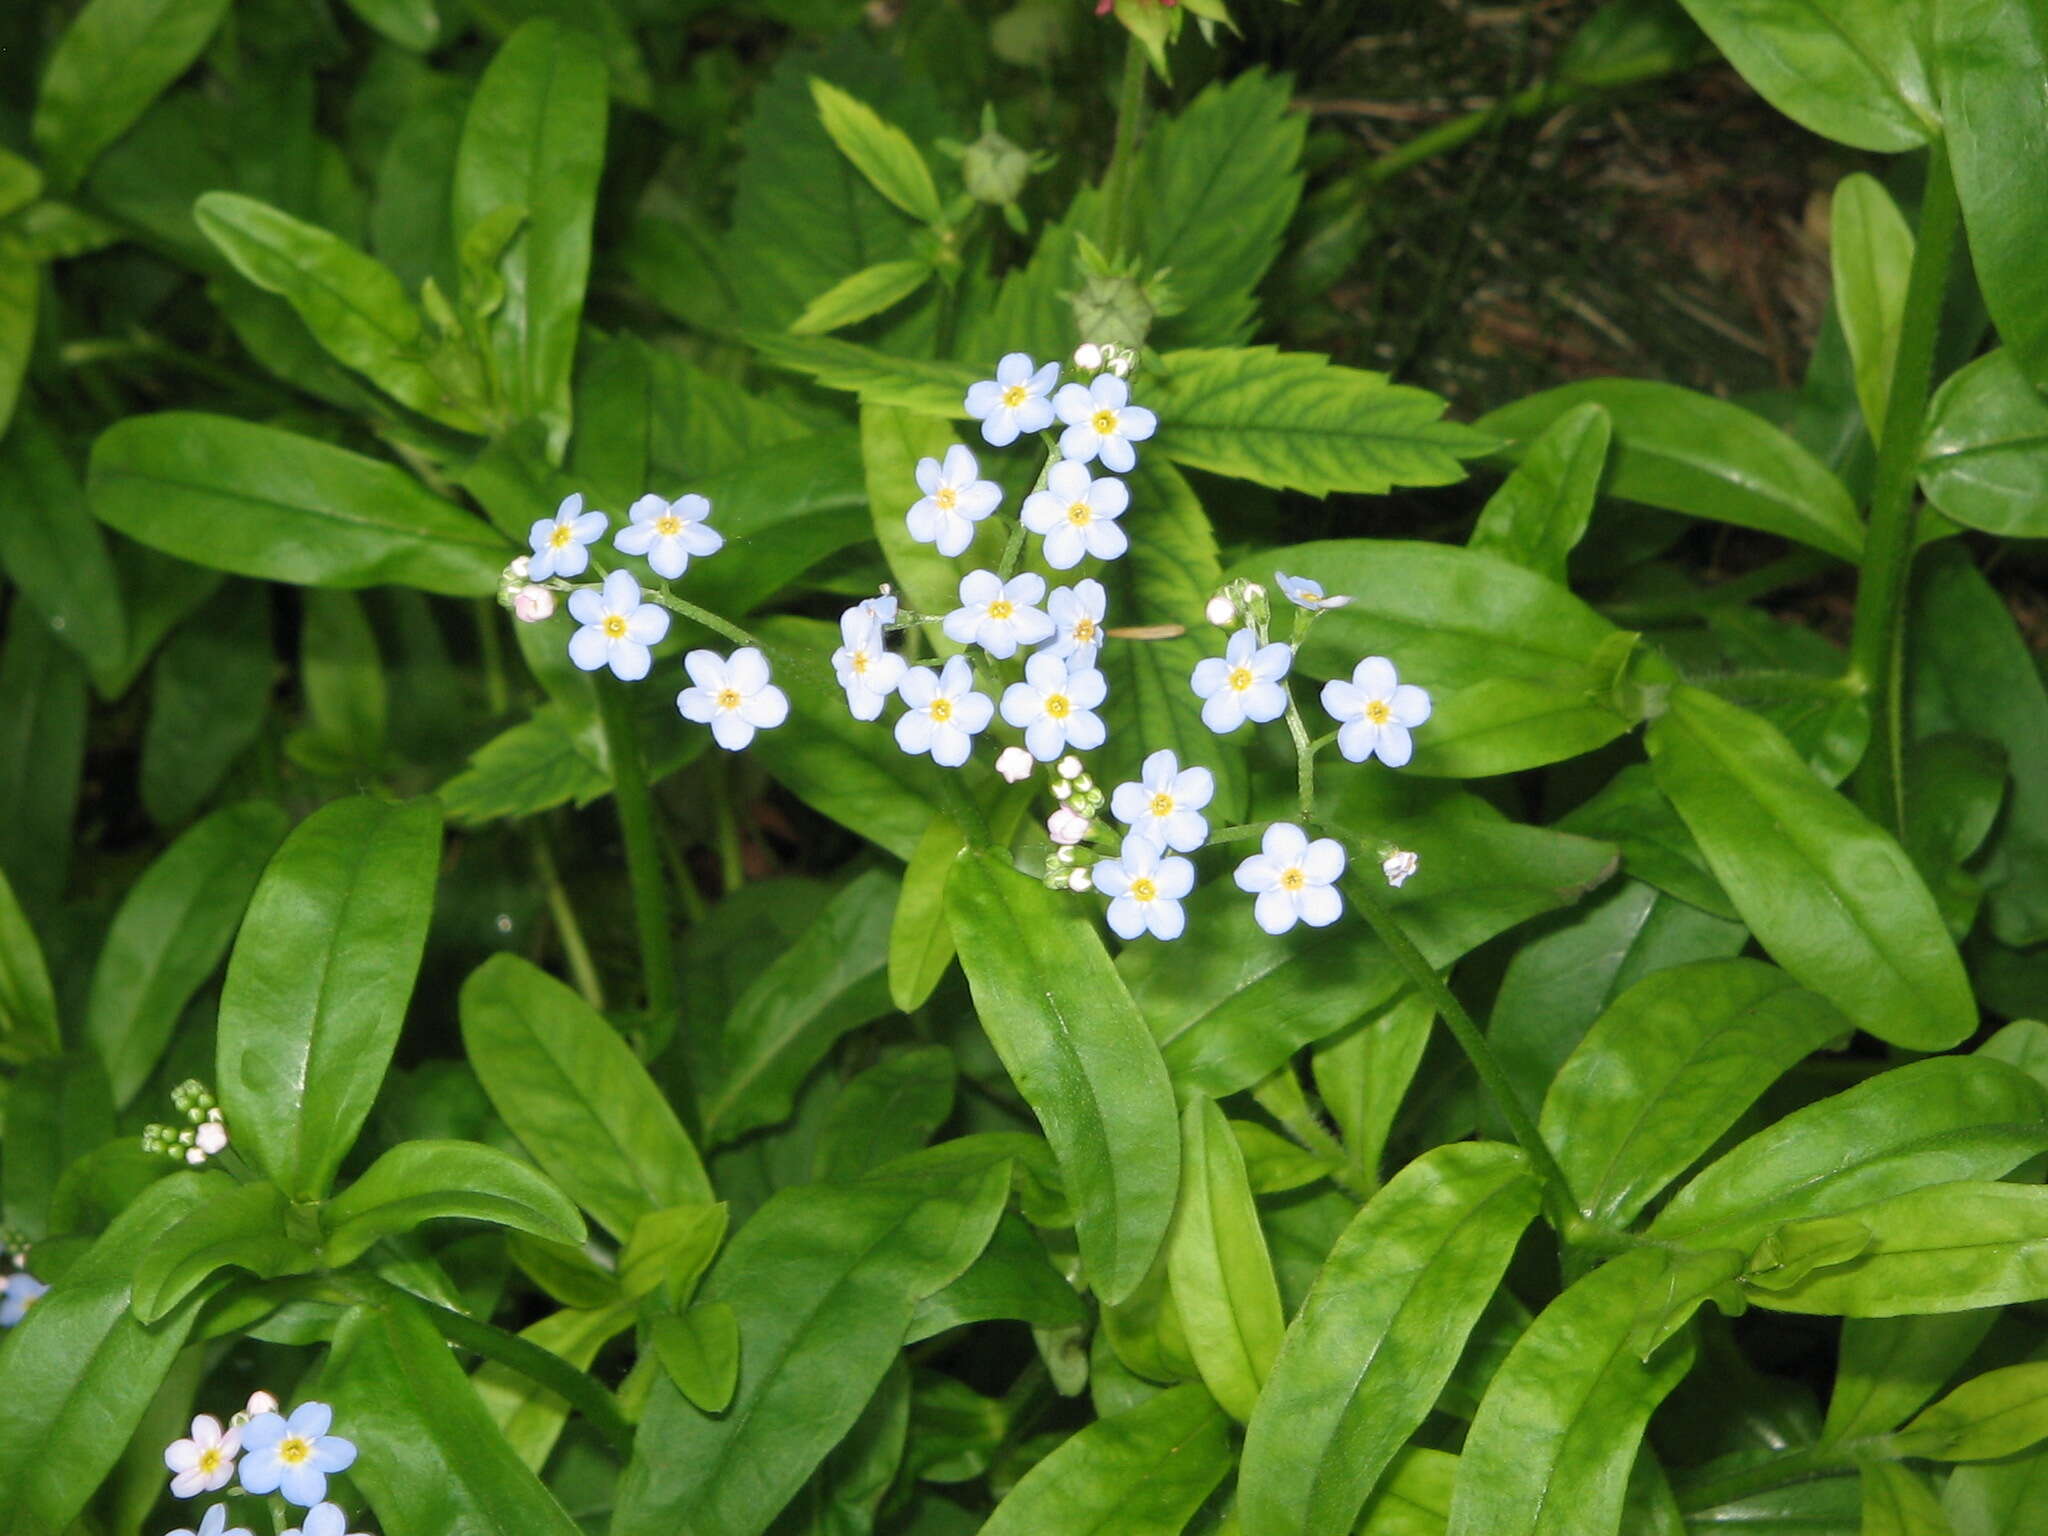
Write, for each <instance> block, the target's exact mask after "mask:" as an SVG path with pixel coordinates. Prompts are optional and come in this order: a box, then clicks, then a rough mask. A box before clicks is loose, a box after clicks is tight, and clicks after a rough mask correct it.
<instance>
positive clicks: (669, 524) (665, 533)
mask: <svg viewBox="0 0 2048 1536" xmlns="http://www.w3.org/2000/svg"><path fill="white" fill-rule="evenodd" d="M654 531H655V532H656V533H658V534H660V535H661V536H662V537H663V538H664V539H672V538H674V537H675V536H676V535H677V534H679V533H681V532H682V531H683V520H682V519H681V518H680V517H677V516H676V515H675V514H674V513H673V512H671V513H670V514H669V515H668V516H666V517H657V518H656V519H655V520H654Z"/></svg>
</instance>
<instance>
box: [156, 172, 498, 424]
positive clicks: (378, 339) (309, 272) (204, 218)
mask: <svg viewBox="0 0 2048 1536" xmlns="http://www.w3.org/2000/svg"><path fill="white" fill-rule="evenodd" d="M192 216H193V217H194V218H195V219H196V220H197V221H198V223H199V228H200V229H201V230H202V231H203V232H204V233H205V235H206V237H207V239H209V240H211V241H212V242H213V243H214V244H215V245H217V246H219V247H220V249H221V251H222V252H223V253H224V254H225V255H226V256H227V258H228V260H229V261H231V262H233V263H234V266H235V270H236V271H238V272H240V273H241V274H242V275H243V276H244V277H246V278H248V279H249V281H250V282H252V283H254V284H255V285H256V286H257V287H258V288H261V289H263V290H264V291H265V292H266V293H275V294H278V295H280V296H282V297H283V298H284V299H285V300H286V302H288V303H289V304H290V305H291V306H292V308H293V309H294V310H296V311H297V312H298V316H299V318H300V319H301V320H303V321H305V322H306V328H307V329H308V330H309V331H311V332H312V333H313V335H314V337H315V338H316V339H317V340H318V341H319V343H320V345H321V346H323V347H325V348H326V349H327V350H328V351H329V352H330V353H332V354H333V355H334V356H335V358H337V359H338V360H339V361H341V362H343V363H346V364H347V365H348V366H349V367H351V368H353V369H355V370H356V372H358V373H360V374H362V375H363V376H364V377H365V378H367V379H368V380H370V382H371V383H373V384H375V385H376V386H377V387H378V388H379V389H382V390H383V391H384V392H385V393H386V394H388V395H390V396H391V398H392V399H394V400H396V401H398V402H399V403H400V404H401V405H407V406H410V407H411V408H412V409H413V410H416V411H418V412H419V413H420V414H421V415H423V416H428V417H431V418H432V419H433V420H435V421H438V422H441V423H442V424H443V425H445V426H450V427H454V428H455V429H456V430H458V431H461V432H474V433H482V432H483V431H484V430H485V429H486V426H487V423H486V422H485V420H484V418H483V417H482V416H480V415H479V414H478V413H477V409H476V403H475V402H474V401H472V400H467V399H463V398H461V396H460V395H459V394H458V393H457V392H456V391H455V390H454V389H453V388H451V385H450V381H449V380H448V378H446V377H445V376H444V375H443V374H442V373H441V372H439V371H437V370H436V369H435V368H434V367H433V366H431V363H430V355H431V352H432V343H431V342H430V341H429V340H428V337H427V334H426V319H425V317H424V316H422V315H421V314H420V311H419V307H418V306H417V305H415V304H414V303H413V301H412V300H411V299H410V298H409V297H407V295H406V292H405V288H404V286H403V285H402V284H401V283H400V282H399V280H398V276H397V274H396V273H394V272H393V271H392V270H391V269H390V268H389V267H387V266H385V265H384V263H383V262H381V261H379V260H377V258H376V257H374V256H366V255H364V254H363V253H362V252H361V251H359V250H357V249H356V248H355V247H354V246H352V245H350V244H349V243H348V242H347V241H345V240H342V239H340V238H338V237H337V236H335V235H333V234H331V233H329V232H328V231H327V230H324V229H322V228H320V227H319V226H318V225H316V224H307V223H305V222H303V221H302V220H299V219H295V218H293V217H292V216H291V215H290V214H288V213H286V212H284V211H283V210H282V209H278V208H273V207H271V206H270V205H269V204H268V203H264V202H259V201H258V200H257V199H255V198H253V197H243V196H241V195H240V194H239V193H235V192H209V193H207V194H206V195H205V196H204V197H202V198H200V199H199V201H198V203H196V204H195V205H194V207H193V210H192Z"/></svg>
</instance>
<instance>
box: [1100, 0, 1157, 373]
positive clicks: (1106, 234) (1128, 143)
mask: <svg viewBox="0 0 2048 1536" xmlns="http://www.w3.org/2000/svg"><path fill="white" fill-rule="evenodd" d="M1150 68H1151V66H1150V65H1149V64H1148V63H1147V62H1146V60H1145V47H1144V44H1142V43H1140V42H1139V41H1138V39H1137V36H1136V34H1132V35H1131V36H1130V37H1129V38H1128V39H1127V40H1126V41H1125V43H1124V77H1123V84H1122V86H1121V87H1120V89H1119V91H1118V95H1117V106H1116V142H1115V146H1114V147H1113V148H1112V149H1111V150H1110V155H1109V170H1108V172H1107V173H1106V174H1105V175H1104V176H1103V178H1102V203H1103V208H1102V249H1103V253H1104V254H1105V255H1107V256H1108V257H1109V258H1110V259H1111V260H1112V261H1113V260H1115V259H1117V258H1118V257H1119V256H1121V255H1122V254H1123V243H1124V235H1125V233H1126V226H1127V225H1128V223H1129V219H1128V218H1127V214H1128V212H1129V204H1130V200H1131V179H1132V177H1133V176H1134V175H1135V174H1136V173H1137V169H1138V138H1139V135H1140V134H1142V133H1143V132H1144V128H1145V109H1146V106H1147V104H1148V98H1147V97H1146V95H1145V77H1146V74H1147V72H1148V71H1149V70H1150ZM1084 339H1085V338H1084Z"/></svg>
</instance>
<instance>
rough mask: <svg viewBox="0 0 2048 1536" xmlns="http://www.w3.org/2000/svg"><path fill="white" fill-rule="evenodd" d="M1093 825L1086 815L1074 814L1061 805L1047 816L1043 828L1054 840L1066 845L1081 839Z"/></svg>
mask: <svg viewBox="0 0 2048 1536" xmlns="http://www.w3.org/2000/svg"><path fill="white" fill-rule="evenodd" d="M1093 825H1094V823H1093V822H1091V821H1089V819H1088V818H1087V817H1086V816H1079V815H1076V814H1075V813H1074V812H1072V811H1070V810H1068V809H1067V808H1066V807H1065V806H1064V805H1063V806H1061V807H1060V808H1059V809H1058V810H1056V811H1054V812H1053V813H1052V815H1051V816H1050V817H1048V818H1047V820H1046V823H1045V830H1046V834H1047V835H1048V836H1050V837H1051V838H1052V840H1053V841H1054V842H1056V843H1059V844H1061V845H1062V846H1066V845H1071V844H1074V843H1078V842H1079V841H1081V839H1082V838H1084V837H1086V836H1087V835H1088V829H1089V828H1090V827H1091V826H1093Z"/></svg>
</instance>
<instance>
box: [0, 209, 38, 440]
mask: <svg viewBox="0 0 2048 1536" xmlns="http://www.w3.org/2000/svg"><path fill="white" fill-rule="evenodd" d="M41 291H42V267H41V266H40V265H39V264H37V263H36V262H33V261H31V260H29V258H28V257H26V256H24V255H22V254H21V253H20V252H19V251H14V250H0V431H4V430H5V429H6V427H7V424H8V423H9V422H10V421H12V420H13V418H14V407H15V403H16V402H17V401H18V400H19V399H20V398H21V381H22V380H23V379H24V378H26V377H27V375H28V357H29V351H30V349H31V348H33V347H34V345H35V339H36V311H37V309H38V307H39V300H38V297H37V296H38V295H39V294H40V293H41Z"/></svg>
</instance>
